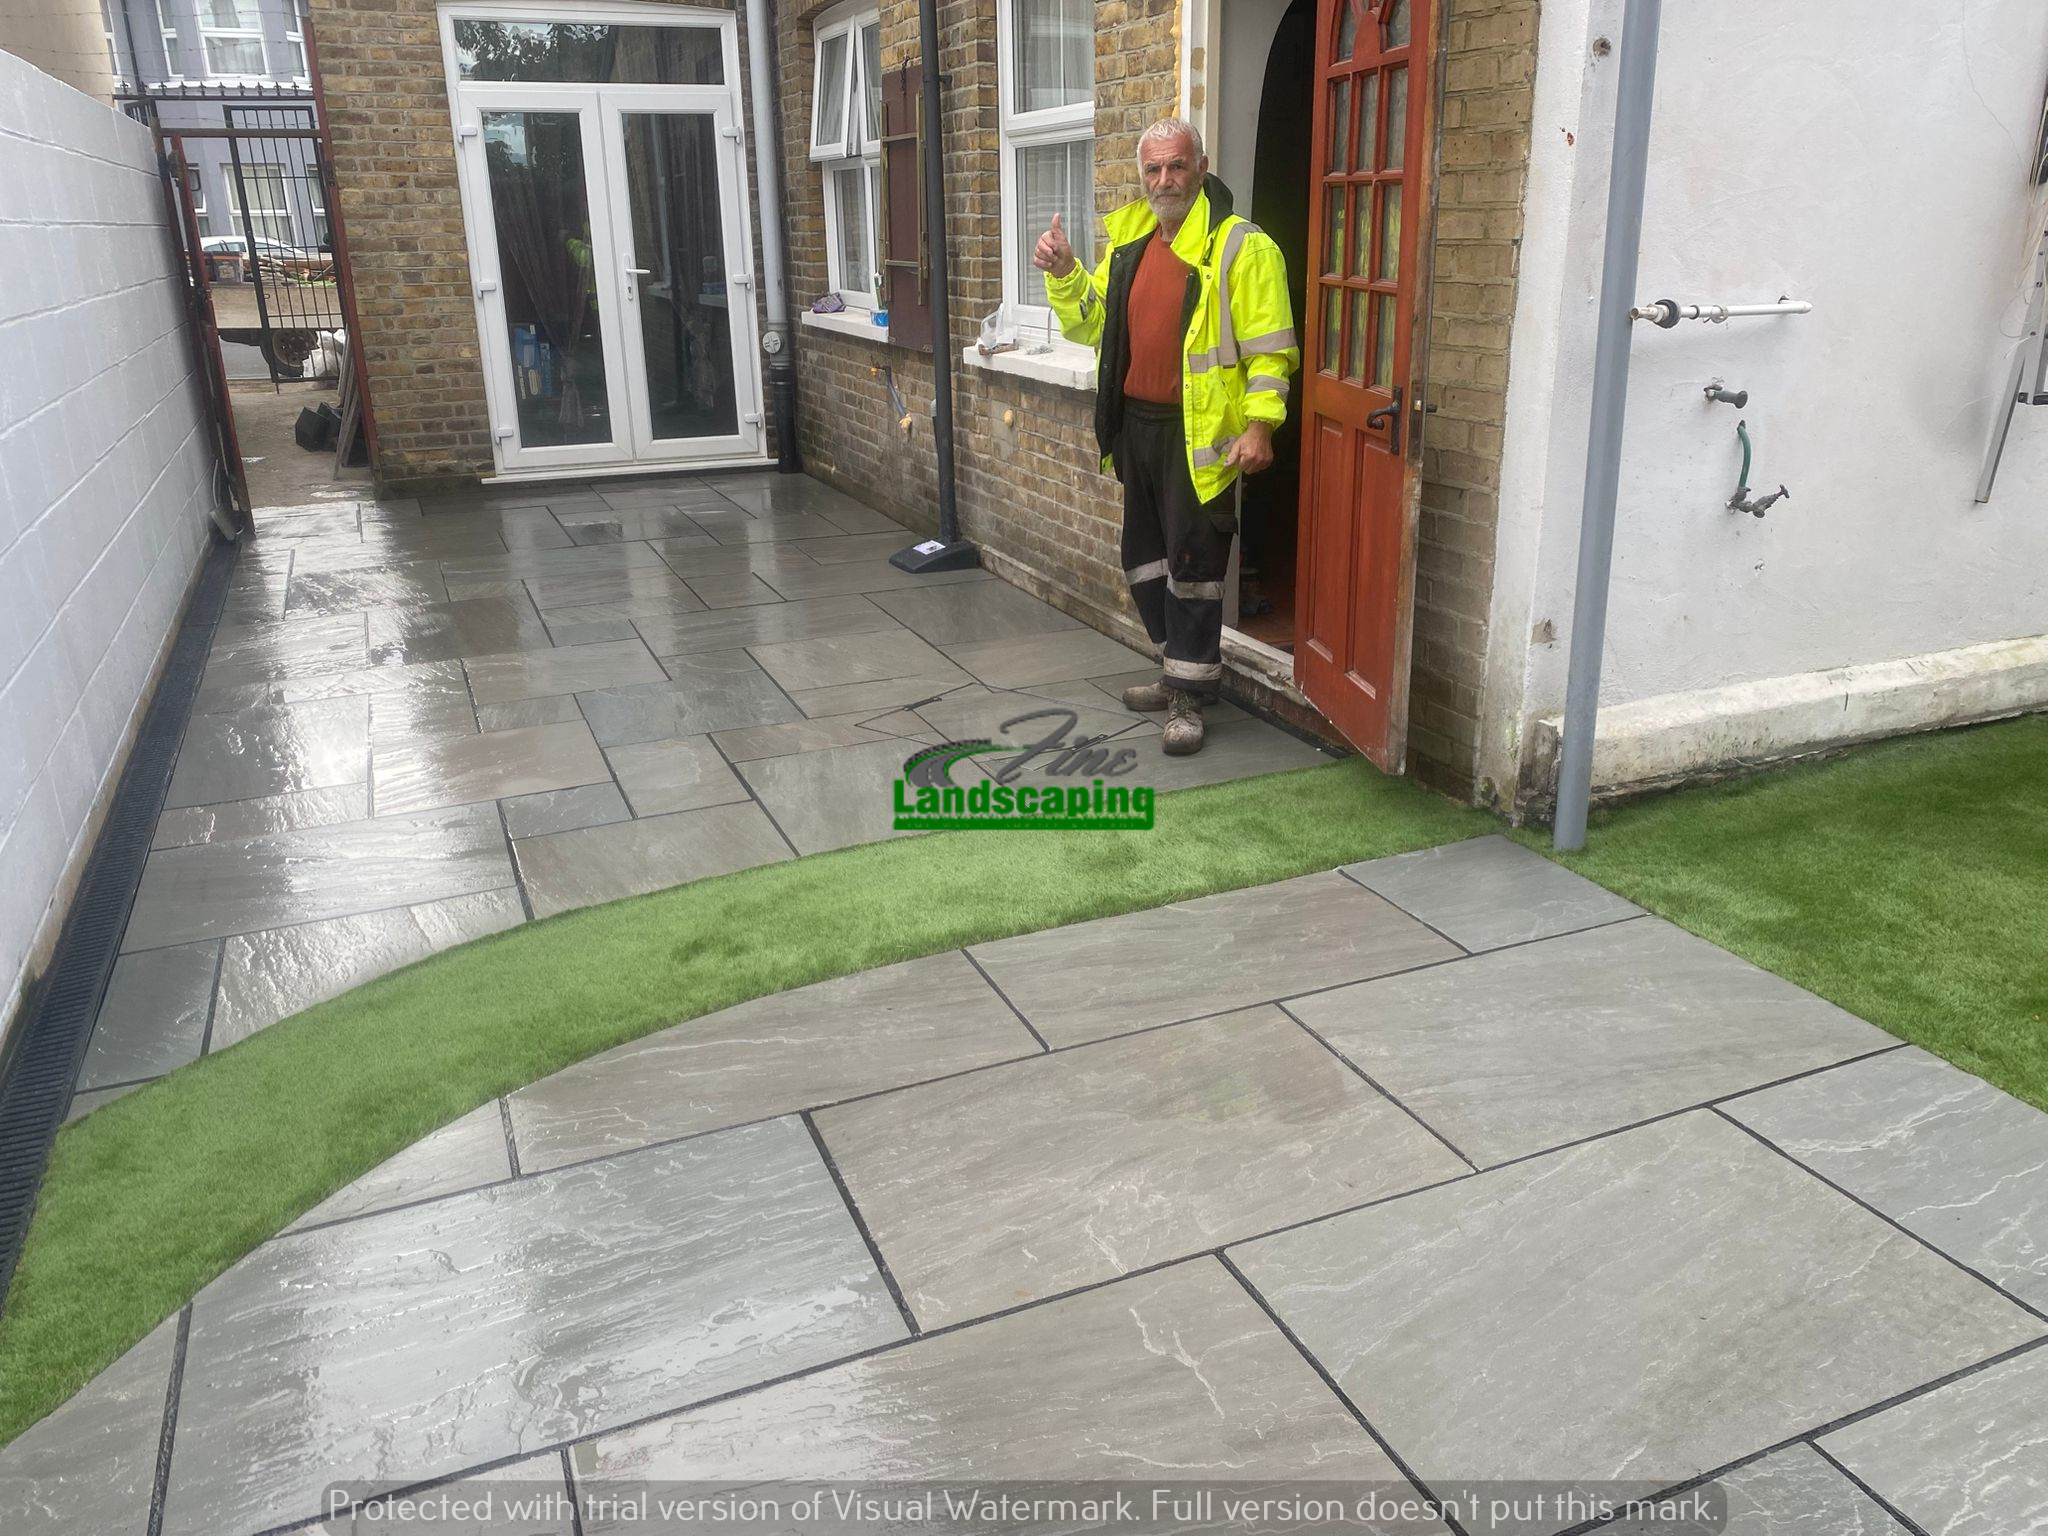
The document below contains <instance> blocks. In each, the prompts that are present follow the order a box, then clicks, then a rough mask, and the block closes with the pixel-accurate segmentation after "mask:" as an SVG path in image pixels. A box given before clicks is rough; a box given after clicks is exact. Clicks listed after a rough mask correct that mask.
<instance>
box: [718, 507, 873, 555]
mask: <svg viewBox="0 0 2048 1536" xmlns="http://www.w3.org/2000/svg"><path fill="white" fill-rule="evenodd" d="M697 526H698V527H700V528H702V529H703V530H704V531H705V532H706V533H708V534H710V535H711V537H712V538H714V539H716V540H717V541H718V542H719V543H721V544H769V543H794V542H795V541H796V540H798V539H833V538H843V537H845V534H846V530H845V529H843V528H841V527H840V526H839V525H838V524H837V523H828V522H826V521H825V519H824V518H822V517H818V516H815V515H813V514H811V513H806V512H790V513H782V512H772V513H768V514H766V515H755V514H752V513H748V512H699V513H698V514H697ZM882 558H884V559H886V558H888V556H887V554H886V552H885V553H884V555H883V557H882Z"/></svg>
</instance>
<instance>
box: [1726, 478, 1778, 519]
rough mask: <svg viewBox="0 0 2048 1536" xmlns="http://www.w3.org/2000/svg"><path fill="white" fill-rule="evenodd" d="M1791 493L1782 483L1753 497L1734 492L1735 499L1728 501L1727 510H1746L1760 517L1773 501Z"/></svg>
mask: <svg viewBox="0 0 2048 1536" xmlns="http://www.w3.org/2000/svg"><path fill="white" fill-rule="evenodd" d="M1791 494H1792V493H1791V492H1790V491H1788V490H1786V489H1785V487H1783V486H1782V485H1781V486H1779V487H1778V488H1777V489H1776V490H1775V491H1772V492H1770V493H1769V494H1767V495H1763V496H1757V497H1754V498H1752V497H1749V496H1745V495H1743V494H1742V493H1741V492H1740V491H1738V492H1736V494H1735V499H1734V500H1732V501H1730V502H1729V503H1728V510H1729V511H1730V512H1747V513H1748V514H1749V515H1750V516H1751V517H1762V516H1763V515H1764V513H1765V512H1767V511H1769V510H1770V508H1771V506H1772V504H1773V503H1775V502H1779V501H1782V500H1784V499H1786V498H1787V497H1789V496H1790V495H1791Z"/></svg>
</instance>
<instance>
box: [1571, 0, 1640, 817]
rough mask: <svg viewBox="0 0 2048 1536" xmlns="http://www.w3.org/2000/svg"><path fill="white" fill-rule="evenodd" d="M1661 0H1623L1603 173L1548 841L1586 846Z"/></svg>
mask: <svg viewBox="0 0 2048 1536" xmlns="http://www.w3.org/2000/svg"><path fill="white" fill-rule="evenodd" d="M1662 19H1663V0H1628V9H1627V10H1626V11H1625V12H1624V13H1623V16H1622V23H1621V78H1620V79H1619V81H1617V82H1616V86H1615V102H1614V160H1613V164H1612V166H1611V168H1610V169H1609V171H1608V174H1607V245H1606V249H1605V251H1604V252H1603V253H1602V256H1601V262H1600V332H1599V338H1598V340H1597V341H1596V342H1595V343H1594V349H1593V419H1592V424H1591V426H1590V427H1589V428H1588V429H1587V432H1586V500H1585V506H1584V510H1583V511H1582V512H1581V513H1580V521H1579V584H1578V588H1577V590H1576V591H1575V592H1574V593H1573V596H1572V659H1571V672H1570V675H1569V677H1568V679H1567V681H1566V683H1565V695H1564V746H1563V750H1562V751H1561V753H1560V754H1559V757H1558V764H1557V815H1556V819H1555V821H1554V822H1553V823H1552V826H1551V846H1553V847H1555V848H1558V849H1561V850H1566V851H1569V850H1571V849H1574V848H1583V847H1585V846H1586V805H1587V802H1588V801H1589V800H1591V799H1592V796H1593V725H1594V718H1595V716H1596V715H1597V714H1598V712H1599V706H1600V653H1601V651H1602V649H1603V648H1604V645H1605V641H1606V636H1607V583H1608V576H1609V574H1610V572H1611V571H1612V569H1613V565H1614V503H1615V499H1616V496H1617V494H1618V492H1619V490H1620V486H1621V425H1622V417H1623V416H1624V414H1625V413H1626V412H1627V409H1628V345H1629V326H1630V324H1631V323H1632V322H1631V319H1630V315H1629V311H1630V310H1631V309H1633V308H1634V307H1635V302H1636V301H1635V290H1636V258H1637V257H1638V256H1639V255H1640V254H1641V252H1642V244H1643V183H1644V180H1645V179H1646V176H1647V173H1648V170H1649V162H1650V103H1651V98H1652V96H1653V95H1654V93H1655V89H1656V84H1657V28H1658V25H1659V23H1660V22H1661V21H1662Z"/></svg>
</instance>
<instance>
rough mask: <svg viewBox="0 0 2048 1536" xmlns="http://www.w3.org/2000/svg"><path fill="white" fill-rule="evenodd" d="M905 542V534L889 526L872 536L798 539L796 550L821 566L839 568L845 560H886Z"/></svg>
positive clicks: (839, 535) (870, 534) (842, 535)
mask: <svg viewBox="0 0 2048 1536" xmlns="http://www.w3.org/2000/svg"><path fill="white" fill-rule="evenodd" d="M906 542H908V541H907V539H906V537H905V533H904V530H903V529H901V528H898V527H897V526H896V525H895V524H893V523H891V524H890V525H889V526H888V527H887V528H884V529H880V530H878V531H876V532H874V533H842V534H838V535H836V536H834V537H831V538H822V539H798V540H797V541H796V548H797V549H799V550H801V551H802V552H803V553H804V555H805V556H807V557H808V558H810V559H812V560H815V561H817V562H818V564H820V565H840V564H843V563H844V562H846V561H848V560H872V559H875V558H876V557H877V556H879V557H881V558H882V559H884V560H886V559H888V558H889V557H890V556H891V555H893V554H895V553H896V551H897V550H899V549H901V548H903V546H904V544H905V543H906Z"/></svg>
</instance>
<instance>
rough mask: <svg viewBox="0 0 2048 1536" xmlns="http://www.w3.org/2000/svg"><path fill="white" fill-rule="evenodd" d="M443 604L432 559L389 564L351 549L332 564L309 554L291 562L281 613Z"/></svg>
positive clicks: (442, 586) (444, 588)
mask: <svg viewBox="0 0 2048 1536" xmlns="http://www.w3.org/2000/svg"><path fill="white" fill-rule="evenodd" d="M447 601H448V584H447V582H446V581H444V580H443V579H442V576H441V567H440V565H439V563H438V562H436V561H434V560H407V561H403V562H399V563H391V562H390V561H389V559H388V557H378V556H373V555H370V554H368V553H367V552H364V551H360V550H351V551H349V553H348V556H347V558H346V560H345V561H342V562H331V561H325V560H322V559H321V558H320V557H319V556H317V555H315V554H313V553H310V552H309V553H308V554H307V555H306V557H305V559H303V560H298V561H294V562H293V565H292V581H291V587H290V589H289V594H288V596H287V597H286V599H285V609H284V612H285V617H286V618H312V617H317V616H319V615H322V614H350V613H358V612H361V611H363V610H365V609H373V608H377V609H381V608H389V607H393V606H399V607H414V606H424V605H427V604H431V603H445V602H447ZM412 659H424V658H412Z"/></svg>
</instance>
